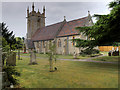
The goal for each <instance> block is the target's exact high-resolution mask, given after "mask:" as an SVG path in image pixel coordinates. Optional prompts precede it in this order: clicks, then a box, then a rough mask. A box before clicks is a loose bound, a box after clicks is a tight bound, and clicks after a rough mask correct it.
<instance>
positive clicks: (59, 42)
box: [58, 39, 61, 47]
mask: <svg viewBox="0 0 120 90" xmlns="http://www.w3.org/2000/svg"><path fill="white" fill-rule="evenodd" d="M58 47H61V40H60V39H59V40H58Z"/></svg>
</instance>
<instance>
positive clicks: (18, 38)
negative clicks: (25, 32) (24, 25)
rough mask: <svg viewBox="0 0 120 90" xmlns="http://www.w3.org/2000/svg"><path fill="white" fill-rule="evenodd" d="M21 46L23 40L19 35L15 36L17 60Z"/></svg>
mask: <svg viewBox="0 0 120 90" xmlns="http://www.w3.org/2000/svg"><path fill="white" fill-rule="evenodd" d="M22 47H23V41H22V39H21V38H20V37H16V48H17V49H18V60H21V59H20V49H21V48H22Z"/></svg>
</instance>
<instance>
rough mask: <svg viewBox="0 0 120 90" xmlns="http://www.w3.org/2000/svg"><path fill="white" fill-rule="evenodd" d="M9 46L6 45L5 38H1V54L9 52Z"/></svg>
mask: <svg viewBox="0 0 120 90" xmlns="http://www.w3.org/2000/svg"><path fill="white" fill-rule="evenodd" d="M9 50H10V46H9V45H8V42H7V41H6V40H5V38H2V51H3V52H9Z"/></svg>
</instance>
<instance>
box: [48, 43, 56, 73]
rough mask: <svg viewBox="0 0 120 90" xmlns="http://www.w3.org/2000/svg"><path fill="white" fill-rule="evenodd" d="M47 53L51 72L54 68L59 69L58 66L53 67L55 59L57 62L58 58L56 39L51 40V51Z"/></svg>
mask: <svg viewBox="0 0 120 90" xmlns="http://www.w3.org/2000/svg"><path fill="white" fill-rule="evenodd" d="M47 55H48V57H49V65H50V72H53V71H54V68H55V70H56V69H57V68H56V67H54V68H53V63H54V61H55V62H56V58H57V56H56V44H55V41H53V42H51V41H50V42H49V52H48V53H47ZM53 60H54V61H53Z"/></svg>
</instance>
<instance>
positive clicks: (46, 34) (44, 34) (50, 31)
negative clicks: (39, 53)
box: [32, 22, 63, 41]
mask: <svg viewBox="0 0 120 90" xmlns="http://www.w3.org/2000/svg"><path fill="white" fill-rule="evenodd" d="M62 23H63V22H59V23H56V24H52V25H49V26H46V27H43V28H41V29H38V30H37V31H36V32H35V34H34V35H33V37H32V40H33V41H40V40H52V39H54V38H55V37H56V34H57V32H58V30H59V28H60V27H61V25H62Z"/></svg>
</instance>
